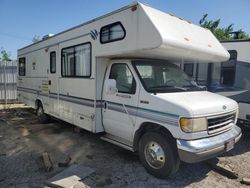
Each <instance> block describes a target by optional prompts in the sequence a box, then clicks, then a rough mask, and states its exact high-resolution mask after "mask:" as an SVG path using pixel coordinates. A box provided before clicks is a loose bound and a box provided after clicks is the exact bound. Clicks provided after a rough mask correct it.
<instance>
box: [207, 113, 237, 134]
mask: <svg viewBox="0 0 250 188" xmlns="http://www.w3.org/2000/svg"><path fill="white" fill-rule="evenodd" d="M235 116H236V114H235V113H233V114H229V115H224V116H219V117H211V118H208V134H217V133H221V132H225V131H227V130H229V129H231V127H232V126H233V123H234V121H235Z"/></svg>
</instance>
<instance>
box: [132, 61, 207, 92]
mask: <svg viewBox="0 0 250 188" xmlns="http://www.w3.org/2000/svg"><path fill="white" fill-rule="evenodd" d="M133 65H134V67H135V69H136V71H137V73H138V75H139V77H140V79H141V82H142V84H143V86H144V88H145V89H146V90H147V91H148V92H152V93H164V92H183V91H200V90H204V88H201V87H199V86H198V85H197V84H196V83H195V82H194V81H193V80H192V79H191V78H190V77H189V76H188V75H187V74H186V73H185V72H184V71H183V70H181V69H180V68H179V67H178V66H177V65H175V64H172V63H169V62H157V61H141V60H140V61H134V62H133Z"/></svg>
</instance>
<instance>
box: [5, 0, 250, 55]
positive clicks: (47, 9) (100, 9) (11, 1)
mask: <svg viewBox="0 0 250 188" xmlns="http://www.w3.org/2000/svg"><path fill="white" fill-rule="evenodd" d="M132 2H133V1H132V0H91V1H87V0H0V48H1V47H2V48H4V49H5V50H6V51H8V52H10V53H11V58H13V59H16V56H17V49H19V48H22V47H24V46H26V45H28V44H31V43H32V38H33V37H34V36H35V35H37V36H40V38H41V37H42V36H44V35H46V34H48V33H53V34H56V33H58V32H61V31H64V30H66V29H68V28H71V27H74V26H76V25H79V24H81V23H84V22H86V21H88V20H91V19H93V18H96V17H98V16H102V15H104V14H106V13H109V12H111V11H113V10H116V9H118V8H121V7H122V6H126V5H128V4H130V3H132ZM140 2H142V3H146V4H148V5H150V6H152V7H154V8H157V9H160V10H162V11H164V12H167V13H173V14H174V15H176V16H178V17H183V18H184V19H186V20H191V21H192V22H193V23H196V24H198V23H199V20H200V19H201V18H202V16H203V15H204V14H205V13H208V19H212V20H215V19H218V18H220V19H221V24H220V26H222V27H226V26H228V25H229V24H234V29H235V30H239V29H243V30H244V31H246V32H247V33H248V34H250V22H249V20H250V11H249V8H250V0H141V1H140Z"/></svg>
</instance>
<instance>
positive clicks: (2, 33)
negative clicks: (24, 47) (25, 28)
mask: <svg viewBox="0 0 250 188" xmlns="http://www.w3.org/2000/svg"><path fill="white" fill-rule="evenodd" d="M0 35H2V36H6V37H10V38H16V39H22V40H28V41H32V39H31V38H28V37H25V36H20V35H13V34H9V33H5V32H1V31H0Z"/></svg>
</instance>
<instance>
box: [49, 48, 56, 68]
mask: <svg viewBox="0 0 250 188" xmlns="http://www.w3.org/2000/svg"><path fill="white" fill-rule="evenodd" d="M55 72H56V52H51V53H50V73H55Z"/></svg>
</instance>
